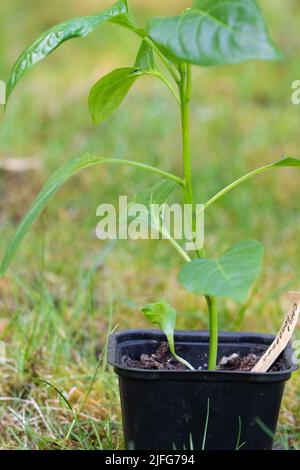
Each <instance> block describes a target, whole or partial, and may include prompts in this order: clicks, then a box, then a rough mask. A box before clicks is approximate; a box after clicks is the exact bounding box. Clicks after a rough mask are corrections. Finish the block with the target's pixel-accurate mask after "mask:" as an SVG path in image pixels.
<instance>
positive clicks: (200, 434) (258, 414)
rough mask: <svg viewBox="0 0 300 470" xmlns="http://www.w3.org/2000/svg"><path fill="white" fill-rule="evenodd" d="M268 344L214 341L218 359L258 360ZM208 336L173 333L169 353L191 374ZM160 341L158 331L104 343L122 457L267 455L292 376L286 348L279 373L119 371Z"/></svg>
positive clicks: (261, 338) (249, 336)
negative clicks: (153, 453) (134, 453)
mask: <svg viewBox="0 0 300 470" xmlns="http://www.w3.org/2000/svg"><path fill="white" fill-rule="evenodd" d="M273 339H274V337H273V336H271V335H265V334H254V333H220V335H219V358H221V357H223V356H224V355H225V356H229V355H230V354H232V353H240V354H241V355H247V354H249V353H251V352H255V353H258V352H262V351H265V350H266V349H267V347H268V346H269V345H270V344H271V342H272V341H273ZM208 340H209V334H208V332H207V331H191V332H187V331H184V332H181V331H178V332H176V333H175V342H176V351H177V353H178V354H179V355H180V356H182V357H184V358H185V359H187V360H188V361H189V362H190V363H191V364H192V365H193V366H194V367H195V368H198V367H199V366H200V365H203V364H206V363H207V352H208ZM161 341H165V336H164V334H163V333H162V332H160V331H154V330H128V331H122V332H120V333H114V334H112V335H111V336H110V339H109V348H108V360H109V363H110V364H111V365H113V366H114V370H115V372H116V373H117V374H118V376H119V386H120V396H121V407H122V416H123V428H124V436H125V446H126V449H129V450H235V449H241V450H270V449H272V446H273V435H274V433H275V430H276V425H277V420H278V415H279V410H280V405H281V400H282V396H283V391H284V386H285V382H286V381H287V380H288V379H289V378H290V376H291V373H292V372H293V371H294V370H296V369H297V367H296V366H295V365H293V364H292V362H291V355H292V349H291V346H290V345H289V346H288V347H287V348H286V350H285V351H284V353H283V354H282V361H283V364H284V370H283V371H280V372H268V373H255V374H254V373H251V372H231V371H229V372H228V371H212V372H209V371H206V370H204V371H195V372H193V371H189V370H186V371H185V370H182V371H166V370H157V371H153V370H142V369H134V368H129V367H126V366H123V365H122V357H123V356H124V355H128V356H130V357H131V358H133V359H139V358H140V355H141V354H143V353H145V354H151V353H153V352H154V351H155V349H156V348H157V346H158V344H159V343H160V342H161Z"/></svg>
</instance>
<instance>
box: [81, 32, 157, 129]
mask: <svg viewBox="0 0 300 470" xmlns="http://www.w3.org/2000/svg"><path fill="white" fill-rule="evenodd" d="M145 74H148V75H157V76H160V74H159V72H158V70H157V67H156V63H155V59H154V54H153V50H152V48H151V47H150V46H148V44H146V43H145V41H143V42H142V44H141V46H140V49H139V51H138V54H137V57H136V61H135V65H134V67H123V68H119V69H116V70H113V71H112V72H110V73H109V74H107V75H105V76H104V77H102V78H100V80H98V81H97V82H96V83H95V85H94V86H93V87H92V89H91V91H90V94H89V110H90V113H91V116H92V119H93V122H94V124H100V123H101V122H102V121H105V120H106V119H107V118H109V117H110V116H111V115H112V114H113V113H114V111H115V110H116V109H117V108H118V107H119V106H120V104H121V103H122V101H123V100H124V99H125V97H126V96H127V94H128V92H129V90H130V88H131V87H132V85H133V84H134V83H135V81H136V80H137V79H138V78H139V77H141V76H142V75H145Z"/></svg>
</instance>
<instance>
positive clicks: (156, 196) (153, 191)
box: [134, 179, 177, 207]
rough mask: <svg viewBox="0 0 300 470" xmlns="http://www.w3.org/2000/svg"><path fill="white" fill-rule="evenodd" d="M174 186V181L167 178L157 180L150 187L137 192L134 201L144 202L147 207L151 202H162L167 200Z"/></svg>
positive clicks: (175, 184)
mask: <svg viewBox="0 0 300 470" xmlns="http://www.w3.org/2000/svg"><path fill="white" fill-rule="evenodd" d="M176 186H177V183H176V181H172V180H167V179H164V180H161V181H158V182H157V183H155V184H154V185H153V186H151V187H150V188H147V189H145V190H144V191H140V192H139V193H137V194H136V195H135V197H134V202H137V203H140V204H144V205H145V206H147V207H150V205H151V204H164V203H165V202H167V200H168V199H169V197H170V196H171V194H172V192H173V191H174V189H175V188H176Z"/></svg>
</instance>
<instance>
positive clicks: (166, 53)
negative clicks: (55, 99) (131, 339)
mask: <svg viewBox="0 0 300 470" xmlns="http://www.w3.org/2000/svg"><path fill="white" fill-rule="evenodd" d="M105 23H114V24H117V25H119V26H120V27H121V28H125V29H126V30H127V31H128V34H133V35H135V36H137V37H138V38H139V39H140V46H139V49H138V50H137V54H136V60H135V62H134V63H133V64H129V66H128V67H121V68H117V69H115V70H113V71H111V72H110V73H108V74H107V75H105V76H104V77H100V78H99V80H98V81H97V82H96V83H95V84H94V86H93V87H92V89H91V90H90V93H89V97H88V107H89V110H90V114H91V117H92V120H93V122H94V124H95V125H100V124H101V123H102V122H103V121H104V120H106V119H107V118H109V117H110V116H111V115H112V114H113V113H114V112H115V111H116V109H117V108H118V107H119V106H120V104H121V103H122V101H123V100H124V99H125V97H126V95H127V94H128V93H129V91H130V90H131V88H132V87H133V86H134V84H135V82H136V81H137V80H138V79H142V77H143V76H145V75H148V76H151V77H153V78H155V79H159V80H160V81H161V82H162V84H163V85H165V86H166V87H167V88H168V90H169V91H170V95H171V98H172V99H174V100H175V101H176V103H177V105H178V111H179V115H180V118H181V134H182V167H181V168H178V174H173V173H170V172H168V171H167V170H166V169H162V168H160V167H158V166H157V167H156V166H152V165H149V164H148V163H147V162H140V161H136V160H132V159H131V158H130V157H129V159H127V160H125V159H118V158H113V156H111V157H107V156H106V155H105V156H101V155H91V154H88V155H83V156H81V157H78V158H75V159H73V160H70V161H69V162H67V163H66V164H64V165H63V166H62V167H61V168H59V169H58V170H57V171H56V172H55V173H54V174H53V175H52V176H51V177H50V179H49V180H48V181H47V182H46V184H45V186H44V187H43V188H42V190H41V191H40V193H39V194H38V196H37V198H36V199H35V201H34V202H33V204H32V206H31V208H30V209H29V210H28V212H27V213H26V215H25V216H24V218H23V220H22V221H21V223H20V225H19V227H18V228H17V230H16V232H15V235H14V236H13V238H12V240H11V241H10V243H9V245H8V247H7V250H6V253H5V255H4V258H3V261H2V265H1V274H2V275H4V274H5V273H6V271H7V269H8V267H9V265H10V263H11V261H12V259H13V258H14V256H15V254H16V251H17V249H18V248H19V245H20V243H21V242H22V240H23V238H24V236H25V235H26V233H27V232H28V230H29V228H30V227H31V225H32V224H33V222H34V221H35V219H36V218H37V217H38V216H39V215H40V213H41V212H42V210H43V209H44V207H45V206H46V204H47V203H48V201H49V199H50V198H51V197H52V196H53V195H54V194H55V193H56V192H57V191H58V190H59V189H60V187H61V186H62V185H63V184H64V183H65V182H66V181H67V180H68V179H69V178H71V177H72V176H73V175H75V174H77V173H78V172H80V171H82V170H84V169H86V168H89V167H95V166H97V165H112V166H114V165H128V166H131V167H137V168H139V169H140V171H141V172H143V171H144V172H152V173H154V174H156V175H157V177H158V178H160V180H159V182H158V184H156V185H155V187H154V188H153V189H152V190H150V191H147V192H146V193H147V197H146V199H147V202H148V203H149V204H150V202H153V201H156V202H158V203H160V204H163V203H165V202H166V201H167V199H168V197H169V196H170V194H171V193H173V192H174V191H175V188H179V189H180V190H181V194H182V200H183V202H184V203H185V204H188V205H190V206H191V207H192V213H193V214H192V215H193V217H192V223H191V225H192V227H191V232H192V233H193V235H194V239H195V238H196V233H195V230H196V227H197V225H196V208H195V207H196V206H195V203H196V201H195V200H194V190H193V178H192V175H193V172H192V155H193V153H192V148H191V141H190V105H191V101H192V99H193V97H192V84H193V81H192V67H193V66H197V67H204V68H207V67H213V68H214V72H213V74H212V79H213V75H214V74H218V67H220V66H234V65H235V64H240V63H243V62H246V61H253V60H256V61H273V60H280V59H281V58H282V55H281V53H280V52H279V50H278V49H277V48H276V46H275V45H274V43H273V42H272V40H271V38H270V35H269V33H268V31H267V28H266V25H265V22H264V19H263V16H262V13H261V11H260V8H259V6H258V4H257V2H256V1H255V0H227V1H224V0H194V1H193V2H192V4H191V7H190V8H188V9H186V10H184V11H183V12H182V13H181V14H179V15H177V16H173V17H164V18H152V19H151V20H150V21H148V23H147V24H146V26H145V27H143V26H140V25H137V24H136V23H135V21H134V19H133V17H132V15H131V13H130V11H129V5H128V2H127V0H119V1H117V2H116V3H114V4H113V5H112V6H111V7H109V8H107V9H106V10H105V11H103V12H101V13H98V14H96V15H91V16H85V17H81V18H75V19H72V20H69V21H65V22H64V23H62V24H59V25H57V26H54V27H52V28H51V29H50V30H48V31H46V32H45V33H44V34H42V35H41V36H40V37H39V38H38V39H37V40H36V41H35V42H34V43H33V44H32V45H31V46H30V47H28V48H27V49H26V50H25V51H24V52H23V53H22V54H21V55H20V57H19V58H18V60H17V61H16V63H15V65H14V66H13V68H12V70H11V73H10V75H9V78H8V81H7V87H6V101H8V100H9V98H10V96H11V94H12V92H13V90H14V88H15V87H16V85H17V84H18V82H19V81H20V80H21V78H22V77H23V76H24V75H25V74H26V73H27V72H28V71H29V69H31V68H32V67H33V66H34V65H35V64H36V63H38V62H39V61H41V60H42V59H44V58H46V57H47V56H48V55H49V54H50V53H52V52H53V51H54V50H55V49H56V48H58V47H59V46H61V45H62V44H63V43H64V42H65V41H67V40H69V39H73V38H79V37H84V36H87V35H88V34H90V33H91V32H93V31H94V30H95V29H97V28H99V27H100V26H102V25H104V24H105ZM100 52H101V42H100ZM100 55H101V54H100ZM203 93H205V90H203ZM195 105H196V103H195ZM165 118H167V117H163V116H162V119H165ZM143 125H147V123H144V124H143ZM200 131H201V133H203V132H205V129H201V130H200ZM153 138H155V136H153ZM170 138H172V136H170ZM193 157H194V158H202V159H203V164H207V165H208V164H209V162H207V159H206V157H205V155H203V156H197V155H193ZM299 165H300V160H299V159H296V158H292V157H287V156H285V157H282V158H281V159H279V160H276V161H274V162H272V163H270V164H268V165H265V166H262V167H260V168H258V169H255V170H253V171H250V172H249V173H247V174H245V175H244V176H241V177H240V178H239V179H238V180H236V181H233V182H232V183H231V184H229V185H228V186H226V187H225V188H223V189H221V190H220V191H219V192H218V193H217V194H215V195H214V196H213V197H211V198H210V199H209V200H207V201H206V202H205V204H204V210H205V214H206V216H209V211H210V210H211V208H212V206H213V205H214V204H215V203H217V202H218V201H219V199H221V198H222V197H223V196H224V195H225V194H227V193H228V192H230V191H231V190H233V189H235V188H236V187H237V186H239V185H240V184H242V183H243V182H245V181H247V180H248V179H250V178H252V177H254V176H257V175H259V174H261V173H263V172H265V171H268V170H272V169H276V168H282V167H296V166H299ZM196 177H197V182H198V183H199V181H201V174H199V175H196ZM144 197H145V194H144ZM182 200H181V201H180V202H182ZM148 215H149V214H148V213H147V214H144V216H143V217H142V216H141V219H143V221H144V222H145V221H146V222H147V223H153V221H152V220H151V221H150V220H149V217H148ZM155 226H156V229H157V230H158V231H159V232H160V233H161V234H162V235H167V236H165V238H167V239H168V241H169V242H170V244H171V245H172V247H173V248H174V249H175V251H176V252H177V254H178V255H179V256H181V258H182V262H183V264H182V269H181V270H180V272H179V275H178V279H179V282H180V284H181V285H182V286H183V287H184V288H185V289H187V290H188V291H190V292H192V293H194V294H197V295H201V296H204V297H205V299H206V303H207V311H208V315H209V331H210V344H209V354H208V369H209V370H214V369H216V366H217V352H218V301H219V299H222V298H229V299H232V300H234V301H236V302H239V303H244V302H245V301H246V300H247V299H248V297H249V293H250V290H251V287H252V285H253V283H254V282H255V281H256V280H257V278H258V276H259V274H260V271H261V268H262V263H263V246H262V244H261V243H260V242H259V241H255V240H251V239H249V240H243V241H240V240H237V241H236V243H235V244H234V245H233V246H231V247H228V249H227V250H226V251H225V252H224V253H221V254H220V253H219V251H218V249H217V247H216V248H215V251H214V252H210V253H206V250H205V247H202V248H199V247H196V245H195V250H194V251H193V253H190V252H187V251H186V250H185V249H184V248H183V245H182V244H180V243H179V242H178V241H177V240H175V239H174V238H172V236H171V235H170V234H168V233H167V234H166V228H165V225H164V219H163V216H161V215H160V216H159V218H158V220H156V221H155ZM142 312H143V313H144V315H145V317H146V318H147V319H148V320H149V321H150V322H151V323H155V324H157V325H159V326H160V328H161V329H162V330H163V331H164V333H165V335H166V337H167V340H168V345H169V351H170V353H171V354H172V356H173V357H174V358H175V359H176V360H177V361H178V362H179V363H180V364H181V365H182V366H184V367H187V368H189V369H193V367H192V366H191V365H190V364H189V363H188V362H187V361H186V360H185V359H184V358H182V357H180V356H178V355H177V353H176V350H175V345H174V329H175V324H176V311H175V310H174V308H173V307H171V306H170V305H168V304H167V303H165V302H156V303H152V304H149V305H146V306H145V307H143V308H142ZM161 347H162V348H165V346H164V345H162V346H161ZM164 351H165V353H166V350H165V349H164ZM161 353H162V350H160V354H161ZM167 354H169V352H168V353H167ZM144 359H145V361H146V358H144ZM235 359H236V358H235ZM252 359H253V358H252ZM231 361H232V358H231ZM146 362H147V361H146ZM232 367H233V366H232Z"/></svg>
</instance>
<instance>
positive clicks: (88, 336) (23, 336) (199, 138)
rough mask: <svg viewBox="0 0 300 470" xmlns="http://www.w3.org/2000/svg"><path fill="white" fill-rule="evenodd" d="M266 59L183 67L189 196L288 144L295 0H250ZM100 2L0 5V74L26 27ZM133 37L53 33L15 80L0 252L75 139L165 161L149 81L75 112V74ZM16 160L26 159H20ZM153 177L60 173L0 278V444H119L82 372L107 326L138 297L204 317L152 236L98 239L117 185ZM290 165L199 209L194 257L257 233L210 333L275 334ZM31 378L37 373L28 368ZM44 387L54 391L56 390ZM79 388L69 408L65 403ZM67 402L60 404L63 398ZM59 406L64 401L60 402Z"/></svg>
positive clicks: (289, 444)
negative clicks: (258, 10)
mask: <svg viewBox="0 0 300 470" xmlns="http://www.w3.org/2000/svg"><path fill="white" fill-rule="evenodd" d="M259 3H260V4H261V6H262V8H263V10H264V13H265V16H266V19H267V22H268V24H269V28H270V30H271V33H272V36H273V38H274V40H275V42H276V43H277V44H278V45H279V47H280V48H281V49H282V50H283V52H284V54H285V60H284V61H283V62H280V63H247V64H244V65H241V66H235V67H224V68H215V69H198V68H194V80H193V105H192V144H193V178H194V184H195V193H196V194H195V195H196V198H197V201H198V202H204V201H205V200H207V199H208V198H209V197H210V196H212V195H213V194H214V193H215V192H216V191H218V190H219V189H221V188H222V187H223V186H224V185H226V184H228V183H230V182H231V181H233V180H234V179H236V178H237V177H239V176H241V175H242V174H244V173H245V172H247V171H250V170H252V169H254V168H256V167H258V166H262V165H263V164H265V163H269V162H272V161H274V160H276V159H278V158H280V156H281V155H287V156H295V157H300V150H299V144H300V137H299V129H300V127H299V126H300V106H298V107H297V106H295V105H292V103H291V84H292V82H293V81H294V80H297V79H300V68H299V63H298V62H299V60H298V57H299V54H300V43H299V39H298V38H299V22H300V5H299V2H298V1H297V0H285V1H284V2H283V0H273V1H272V2H270V1H267V0H261V1H260V2H259ZM110 4H111V1H106V0H105V1H104V0H103V1H96V0H84V1H83V0H52V2H51V8H50V7H49V4H48V2H45V1H41V0H27V1H26V2H24V1H22V0H11V1H10V2H1V4H0V57H1V61H0V79H3V80H5V79H6V78H7V76H8V73H9V69H10V67H11V66H12V64H13V63H14V61H15V60H16V58H17V56H18V55H19V53H20V52H21V51H22V50H23V49H24V47H26V46H27V45H29V44H30V43H31V42H32V41H33V40H34V39H35V38H36V37H37V36H38V35H39V34H40V33H41V32H43V31H44V30H45V29H47V28H49V27H50V26H52V25H53V24H55V23H57V22H62V21H64V20H65V19H67V18H71V17H75V16H79V15H86V14H92V13H96V12H98V11H101V10H102V9H104V8H105V7H106V6H108V5H110ZM129 4H130V6H131V10H132V12H133V14H134V16H135V18H136V19H137V20H139V21H140V23H141V24H143V23H144V22H145V21H146V20H147V18H149V17H151V16H153V15H157V16H159V15H172V14H175V13H177V12H179V11H181V10H182V9H183V8H185V7H187V6H189V5H190V2H189V1H183V0H182V1H179V0H173V1H171V0H165V1H164V2H161V1H158V0H152V1H150V0H143V1H142V2H141V1H138V0H130V1H129ZM138 46H139V41H138V39H137V38H136V37H135V36H133V35H130V34H129V33H127V32H126V31H125V30H122V28H120V27H118V26H113V25H108V26H105V27H103V28H102V29H100V30H98V31H96V32H94V33H93V34H92V35H90V36H89V37H88V38H85V39H77V40H73V41H70V42H68V43H65V44H64V45H63V46H62V47H61V48H60V49H59V50H57V51H55V53H54V54H53V55H51V56H50V57H49V58H48V60H47V61H46V62H44V63H41V64H39V65H37V66H36V67H35V68H34V69H33V70H32V71H31V72H30V73H29V74H28V75H27V76H26V78H25V79H24V80H23V81H22V82H21V83H20V84H19V85H18V87H17V89H16V91H15V93H14V95H13V97H12V99H11V102H10V104H9V106H8V110H7V113H6V115H5V119H4V115H3V113H2V115H1V125H0V234H1V236H0V250H1V253H3V250H4V248H5V245H6V243H7V241H8V239H9V237H10V236H11V235H12V233H13V231H14V229H15V227H16V225H17V222H18V221H19V220H20V218H21V217H22V215H23V214H24V212H25V210H26V209H27V208H28V206H29V204H30V203H31V202H32V200H33V198H34V196H35V195H36V193H37V191H38V190H39V188H40V187H41V185H42V184H43V182H44V181H45V179H46V178H47V177H48V176H49V175H50V174H51V172H52V171H53V170H54V169H56V168H57V167H58V166H59V165H60V164H62V163H63V162H65V161H67V160H68V159H70V158H73V157H75V156H77V155H81V154H83V153H84V152H86V151H91V152H95V153H97V154H98V155H103V156H112V157H118V158H123V157H124V158H130V159H136V160H138V161H147V162H149V163H150V164H153V165H160V166H161V167H162V168H163V169H165V170H169V171H174V172H177V173H178V172H180V171H181V155H180V133H179V127H178V126H179V114H178V111H177V108H176V103H175V102H174V100H173V98H172V97H171V96H169V94H168V91H167V89H166V88H165V87H164V85H163V84H161V83H160V82H158V81H156V80H154V79H151V78H149V77H148V78H143V79H141V80H139V81H138V82H137V84H136V86H135V88H134V89H133V90H132V91H131V93H130V95H129V96H128V98H127V99H126V102H125V103H124V104H123V105H122V107H121V108H120V110H119V111H118V112H117V113H116V114H115V115H114V116H113V117H112V118H110V119H109V120H108V121H107V122H106V123H104V124H103V125H101V126H98V127H94V126H93V125H92V123H91V120H90V117H89V114H88V109H87V94H88V91H89V88H90V87H91V85H92V84H93V83H94V82H95V81H96V80H97V79H98V78H99V77H100V76H101V75H103V74H104V73H107V72H108V71H110V70H112V69H113V68H114V67H115V66H127V65H131V64H133V62H134V58H135V55H136V52H137V48H138ZM11 158H24V159H26V158H27V159H28V158H34V159H35V162H38V164H39V167H38V169H32V170H30V171H27V172H15V171H7V169H5V164H3V162H4V163H5V162H7V161H8V159H11ZM27 161H30V160H27ZM155 181H157V178H156V177H155V176H153V175H147V174H146V173H141V172H140V171H139V170H134V169H133V168H126V167H122V168H117V167H113V168H112V167H110V166H108V165H107V166H103V167H101V166H99V167H96V168H94V169H91V170H87V171H85V172H84V173H82V174H81V175H80V176H78V177H76V178H74V179H73V180H72V181H70V182H69V183H68V184H67V185H66V186H65V187H64V188H63V189H62V190H61V191H60V193H59V194H58V196H56V198H55V199H53V200H52V202H51V204H50V205H49V206H48V208H47V210H46V211H45V212H44V213H43V216H42V217H41V218H40V219H39V221H38V222H37V223H36V224H35V226H34V230H32V231H31V233H30V234H29V236H27V237H26V240H25V242H24V244H23V245H22V247H21V250H20V251H19V253H18V256H17V258H16V261H15V262H14V264H13V266H12V268H11V269H10V271H9V273H8V275H7V276H6V277H5V278H4V279H1V280H0V339H1V340H2V341H5V343H6V348H7V357H8V361H7V363H6V364H3V365H0V380H1V382H0V446H1V447H2V448H6V449H9V448H19V449H32V448H33V449H48V448H70V449H71V448H89V449H92V448H102V447H103V448H122V445H123V444H122V432H121V418H120V410H119V403H118V391H117V383H116V379H115V377H114V375H113V373H112V372H111V371H110V369H108V368H107V366H106V361H105V360H102V362H101V364H100V368H99V370H98V371H97V372H98V374H97V379H96V380H95V382H94V383H93V387H92V390H91V391H90V393H89V395H88V397H87V399H86V400H85V395H86V393H87V391H89V385H90V384H91V381H92V379H93V375H94V373H95V371H96V368H97V362H98V360H99V357H100V356H101V353H103V351H104V352H105V342H106V337H107V333H108V331H110V329H111V328H112V327H113V326H115V325H117V324H118V325H119V326H118V328H119V329H125V328H137V327H148V325H147V324H146V323H145V322H144V320H143V319H142V317H141V314H140V313H139V309H138V307H139V306H140V305H141V304H143V303H145V302H148V301H155V300H159V299H161V298H164V299H165V300H166V301H169V302H170V303H171V304H173V305H174V306H175V307H176V309H177V310H178V311H179V312H180V313H181V315H180V316H179V320H178V328H191V329H202V328H206V327H207V325H208V318H207V315H206V310H205V304H204V303H203V301H202V300H201V299H198V298H196V297H195V296H193V295H190V294H187V293H186V292H185V291H184V290H183V289H182V288H181V287H180V286H179V285H178V283H177V280H176V274H177V272H178V269H179V267H180V266H181V260H180V259H179V258H178V257H177V254H176V253H175V252H173V251H171V250H172V249H171V248H170V247H169V246H168V244H167V243H166V242H145V241H141V242H130V241H129V242H123V241H122V242H117V243H113V242H109V243H107V242H106V243H105V242H100V241H99V240H96V239H95V235H94V232H95V227H96V224H97V218H96V208H97V206H98V205H99V204H100V203H101V202H116V201H117V194H116V188H117V189H118V193H120V194H127V195H128V196H129V197H130V196H133V195H134V193H136V192H137V191H139V190H141V189H143V188H145V187H148V186H150V185H151V184H152V183H153V182H155ZM299 234H300V218H299V174H298V172H297V170H289V169H283V170H275V171H273V172H270V173H266V174H264V175H261V176H259V177H257V178H256V179H253V180H251V181H249V182H248V183H246V184H245V185H244V186H241V187H240V188H238V189H236V190H235V191H234V192H231V193H230V194H229V195H227V196H226V197H225V198H224V199H222V200H221V201H220V202H218V203H217V204H216V205H214V206H212V208H210V209H209V210H208V212H207V214H206V247H207V252H208V254H209V255H210V256H214V255H218V254H220V253H221V252H222V251H223V250H224V249H226V248H227V247H228V246H229V245H230V244H232V243H235V242H237V241H239V240H241V239H244V238H256V239H258V240H261V241H262V242H263V243H264V245H265V249H266V260H265V269H264V273H263V275H262V277H261V279H260V283H259V284H258V285H257V286H256V288H255V292H254V295H253V301H252V303H251V305H249V306H248V308H247V309H246V310H245V311H244V310H240V309H239V307H238V306H237V305H236V304H234V303H231V302H229V301H224V302H222V303H220V323H221V327H222V328H223V329H226V330H236V329H239V330H244V331H257V332H268V333H276V330H277V329H278V328H279V326H280V324H281V321H282V315H283V314H282V312H283V306H284V303H283V301H282V296H283V294H284V293H286V292H287V291H288V290H289V289H299V281H300V280H299V274H300V268H299V262H300V246H299ZM37 378H39V379H41V378H43V379H45V380H46V381H47V382H48V383H49V384H51V385H49V384H47V383H45V382H41V381H39V380H36V379H37ZM299 385H300V381H299V375H297V374H296V376H294V378H293V380H292V381H291V382H290V383H289V384H288V386H287V393H286V396H285V399H284V404H283V409H282V413H281V417H280V426H279V430H278V435H277V443H278V446H281V447H283V448H298V447H299V433H300V409H299ZM53 386H55V387H57V389H58V390H59V391H60V392H61V393H62V395H59V394H58V393H57V390H55V389H54V388H53ZM83 401H84V407H83V408H82V410H81V412H80V414H79V417H78V420H75V421H74V426H73V427H72V428H70V426H71V425H72V422H73V420H74V415H73V414H72V411H71V410H70V407H72V409H73V413H74V410H76V409H77V410H78V407H80V404H81V403H82V402H83ZM67 402H68V403H67ZM69 405H70V407H69V408H68V406H69Z"/></svg>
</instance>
